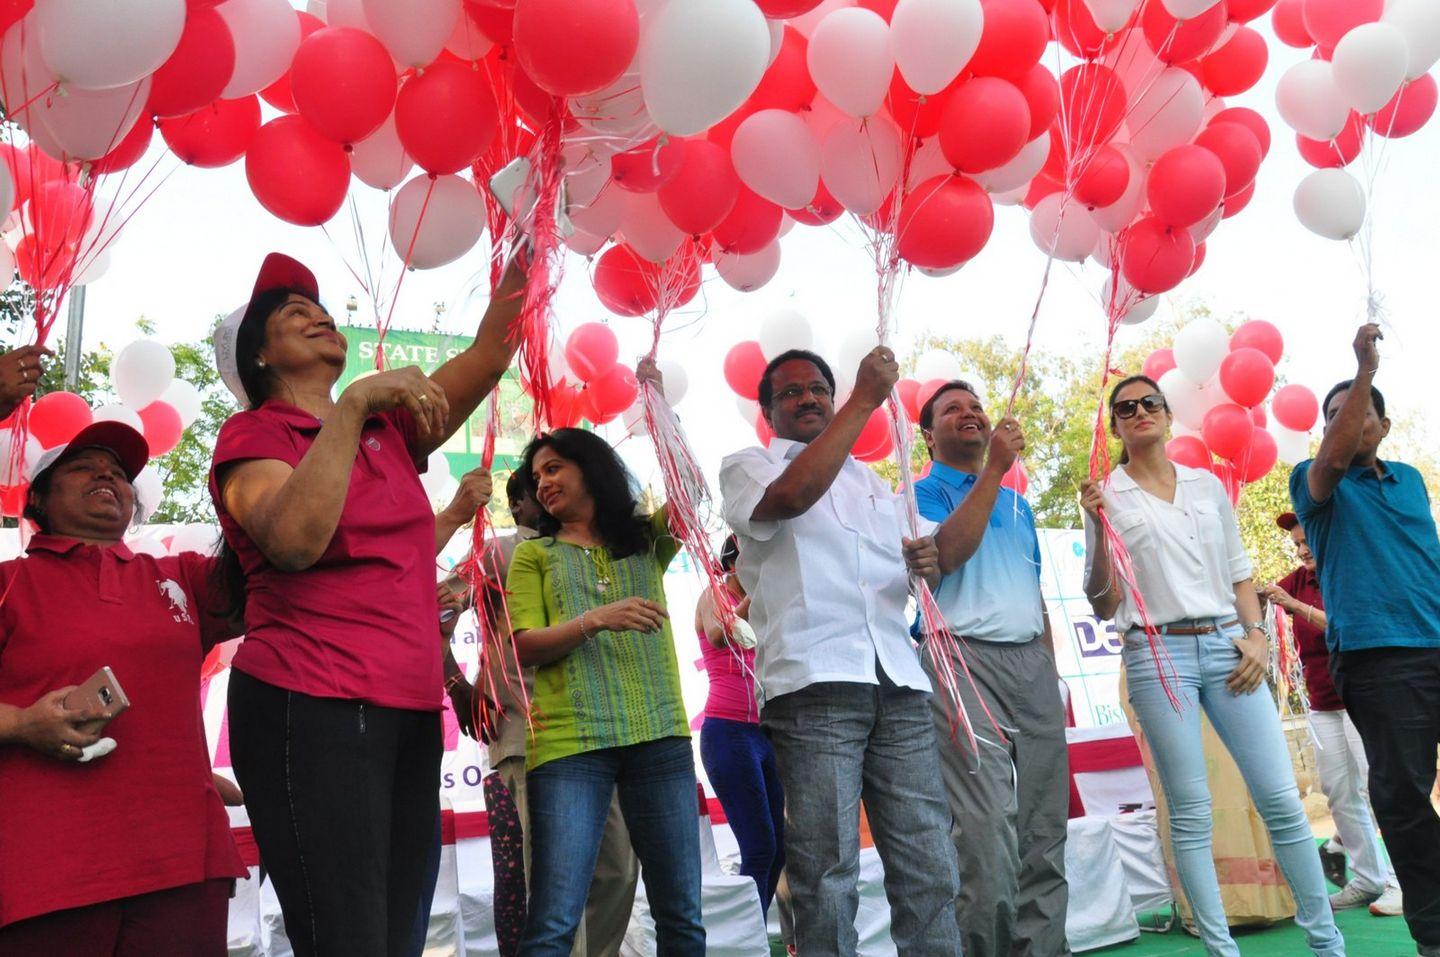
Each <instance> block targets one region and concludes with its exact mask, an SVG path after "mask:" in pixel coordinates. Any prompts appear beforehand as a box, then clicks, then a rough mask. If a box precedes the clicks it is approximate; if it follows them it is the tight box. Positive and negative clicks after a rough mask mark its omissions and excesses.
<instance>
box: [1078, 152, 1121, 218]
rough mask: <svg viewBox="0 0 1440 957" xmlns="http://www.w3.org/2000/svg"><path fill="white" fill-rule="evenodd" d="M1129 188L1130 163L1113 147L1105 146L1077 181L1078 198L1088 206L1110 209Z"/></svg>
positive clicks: (1086, 165)
mask: <svg viewBox="0 0 1440 957" xmlns="http://www.w3.org/2000/svg"><path fill="white" fill-rule="evenodd" d="M1129 185H1130V163H1129V162H1128V161H1127V160H1126V159H1125V154H1123V153H1121V152H1120V151H1119V150H1117V149H1116V148H1115V147H1113V146H1102V147H1100V148H1099V149H1098V150H1096V151H1095V155H1093V156H1091V157H1090V162H1088V163H1086V164H1085V168H1084V169H1083V170H1081V172H1080V175H1079V176H1077V177H1076V178H1075V198H1076V199H1078V200H1080V202H1082V203H1084V204H1085V205H1086V206H1109V205H1110V204H1111V203H1114V202H1117V201H1118V200H1119V199H1120V197H1121V196H1123V195H1125V189H1126V187H1128V186H1129Z"/></svg>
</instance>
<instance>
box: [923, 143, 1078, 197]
mask: <svg viewBox="0 0 1440 957" xmlns="http://www.w3.org/2000/svg"><path fill="white" fill-rule="evenodd" d="M939 139H940V138H939V137H938V136H937V137H932V138H931V142H936V143H938V142H939ZM1049 155H1050V137H1049V136H1037V137H1035V138H1034V139H1033V140H1031V141H1030V142H1028V143H1026V144H1025V145H1024V146H1022V147H1020V152H1019V153H1018V154H1016V156H1015V158H1014V159H1012V160H1010V161H1009V162H1008V163H1002V164H1001V165H999V166H997V167H995V168H994V169H987V170H986V171H985V172H983V173H975V174H974V175H972V176H971V177H970V178H971V179H973V180H975V182H977V183H979V184H980V185H981V186H983V187H985V189H986V190H987V191H988V192H990V193H991V194H994V193H1008V192H1009V191H1010V190H1012V189H1019V188H1020V187H1021V186H1024V185H1025V184H1026V183H1028V182H1030V181H1031V180H1032V179H1034V178H1035V174H1036V173H1038V172H1040V170H1041V169H1042V168H1044V166H1045V160H1046V158H1047V157H1048V156H1049ZM921 182H923V180H922V181H921Z"/></svg>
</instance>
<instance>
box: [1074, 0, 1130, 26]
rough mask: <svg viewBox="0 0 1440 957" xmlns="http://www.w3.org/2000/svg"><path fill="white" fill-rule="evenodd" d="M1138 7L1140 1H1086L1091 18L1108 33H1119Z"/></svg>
mask: <svg viewBox="0 0 1440 957" xmlns="http://www.w3.org/2000/svg"><path fill="white" fill-rule="evenodd" d="M1138 5H1139V0H1085V7H1086V9H1088V10H1089V11H1090V18H1091V19H1092V20H1094V21H1095V25H1096V26H1097V27H1099V28H1100V29H1101V30H1103V31H1105V32H1106V33H1119V32H1120V30H1122V29H1123V28H1124V26H1125V24H1127V23H1129V22H1130V15H1131V14H1132V13H1134V12H1135V8H1136V7H1137V6H1138Z"/></svg>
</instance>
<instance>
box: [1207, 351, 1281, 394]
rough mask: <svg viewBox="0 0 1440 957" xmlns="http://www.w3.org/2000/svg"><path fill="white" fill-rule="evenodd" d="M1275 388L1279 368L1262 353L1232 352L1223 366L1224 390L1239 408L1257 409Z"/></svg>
mask: <svg viewBox="0 0 1440 957" xmlns="http://www.w3.org/2000/svg"><path fill="white" fill-rule="evenodd" d="M1274 385H1275V364H1274V363H1273V362H1271V361H1270V357H1269V356H1267V355H1265V353H1263V352H1261V351H1260V350H1259V349H1252V348H1250V347H1249V346H1245V347H1242V348H1240V349H1231V351H1230V354H1229V355H1227V356H1226V357H1225V358H1224V359H1223V360H1221V362H1220V387H1221V388H1222V389H1224V390H1225V394H1226V395H1228V396H1229V397H1230V399H1231V401H1233V402H1234V403H1235V404H1236V405H1240V406H1244V407H1245V408H1247V409H1250V408H1254V407H1255V406H1257V405H1259V404H1260V403H1262V402H1264V401H1265V397H1266V396H1267V395H1269V394H1270V389H1271V387H1272V386H1274Z"/></svg>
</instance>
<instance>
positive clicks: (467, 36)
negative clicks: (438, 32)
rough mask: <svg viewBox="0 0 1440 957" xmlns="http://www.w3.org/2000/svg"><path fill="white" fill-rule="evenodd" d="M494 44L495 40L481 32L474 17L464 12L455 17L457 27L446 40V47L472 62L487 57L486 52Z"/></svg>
mask: <svg viewBox="0 0 1440 957" xmlns="http://www.w3.org/2000/svg"><path fill="white" fill-rule="evenodd" d="M494 46H495V43H494V41H492V40H491V39H490V38H489V37H487V36H486V35H485V34H483V33H481V32H480V28H479V27H478V26H476V25H475V21H474V19H472V18H471V17H469V16H468V15H466V14H464V13H461V15H460V16H458V17H456V18H455V29H454V30H452V31H450V38H449V39H448V40H446V41H445V49H447V50H449V51H450V52H451V53H453V54H455V55H456V56H458V57H459V58H460V59H462V60H469V61H471V62H472V63H473V62H474V61H476V60H483V59H485V54H487V53H489V52H490V50H491V49H492V48H493V47H494Z"/></svg>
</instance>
